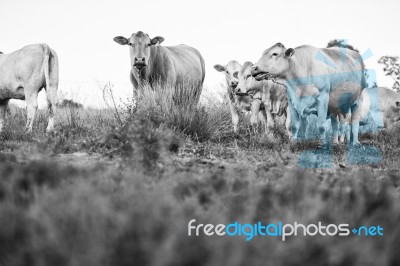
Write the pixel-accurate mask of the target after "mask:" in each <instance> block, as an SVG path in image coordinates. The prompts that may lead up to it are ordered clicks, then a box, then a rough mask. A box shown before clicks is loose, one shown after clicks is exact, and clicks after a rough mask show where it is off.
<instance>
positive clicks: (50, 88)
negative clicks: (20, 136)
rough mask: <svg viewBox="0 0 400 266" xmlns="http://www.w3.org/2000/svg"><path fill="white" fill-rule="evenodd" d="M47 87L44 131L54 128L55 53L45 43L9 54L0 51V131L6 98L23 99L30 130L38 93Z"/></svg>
mask: <svg viewBox="0 0 400 266" xmlns="http://www.w3.org/2000/svg"><path fill="white" fill-rule="evenodd" d="M42 88H45V89H46V94H47V103H48V109H49V123H48V126H47V132H49V131H52V130H53V128H54V114H55V112H56V104H57V89H58V57H57V54H56V52H55V51H54V50H53V49H51V48H50V47H49V46H48V45H47V44H33V45H28V46H25V47H23V48H21V49H19V50H17V51H15V52H12V53H10V54H0V132H1V131H2V130H3V126H4V120H5V115H6V111H7V105H8V101H9V100H10V99H19V100H26V109H27V114H28V115H27V117H28V119H27V122H26V133H31V132H32V125H33V120H34V118H35V114H36V110H37V107H38V103H37V96H38V93H39V92H40V91H41V89H42Z"/></svg>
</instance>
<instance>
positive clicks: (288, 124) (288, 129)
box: [285, 106, 292, 139]
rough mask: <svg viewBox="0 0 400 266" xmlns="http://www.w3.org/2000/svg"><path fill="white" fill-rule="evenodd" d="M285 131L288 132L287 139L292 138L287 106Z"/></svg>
mask: <svg viewBox="0 0 400 266" xmlns="http://www.w3.org/2000/svg"><path fill="white" fill-rule="evenodd" d="M285 127H286V131H287V133H288V136H289V139H291V138H292V132H291V130H290V111H289V106H288V107H287V108H286V121H285Z"/></svg>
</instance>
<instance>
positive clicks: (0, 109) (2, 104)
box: [0, 100, 8, 133]
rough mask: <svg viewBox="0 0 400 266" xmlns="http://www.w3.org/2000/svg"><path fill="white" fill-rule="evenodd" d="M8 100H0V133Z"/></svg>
mask: <svg viewBox="0 0 400 266" xmlns="http://www.w3.org/2000/svg"><path fill="white" fill-rule="evenodd" d="M7 106H8V100H0V133H1V132H3V129H4V123H5V120H6V113H7Z"/></svg>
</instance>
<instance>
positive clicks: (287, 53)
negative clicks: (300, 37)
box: [285, 48, 294, 57]
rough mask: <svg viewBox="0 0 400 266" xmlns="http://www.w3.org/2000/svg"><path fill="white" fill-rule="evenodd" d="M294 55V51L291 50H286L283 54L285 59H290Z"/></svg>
mask: <svg viewBox="0 0 400 266" xmlns="http://www.w3.org/2000/svg"><path fill="white" fill-rule="evenodd" d="M293 54H294V49H293V48H288V49H287V50H286V52H285V56H286V57H291V56H292V55H293Z"/></svg>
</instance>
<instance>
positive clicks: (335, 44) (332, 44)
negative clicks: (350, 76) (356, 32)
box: [326, 39, 359, 53]
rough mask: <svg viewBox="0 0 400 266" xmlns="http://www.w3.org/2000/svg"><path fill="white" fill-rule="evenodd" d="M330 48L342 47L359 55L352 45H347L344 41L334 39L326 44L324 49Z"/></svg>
mask: <svg viewBox="0 0 400 266" xmlns="http://www.w3.org/2000/svg"><path fill="white" fill-rule="evenodd" d="M330 47H342V48H347V49H350V50H353V51H356V52H357V53H359V51H358V49H356V48H354V46H353V45H351V44H348V43H347V41H346V40H338V39H334V40H332V41H330V42H328V44H327V45H326V48H330Z"/></svg>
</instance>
